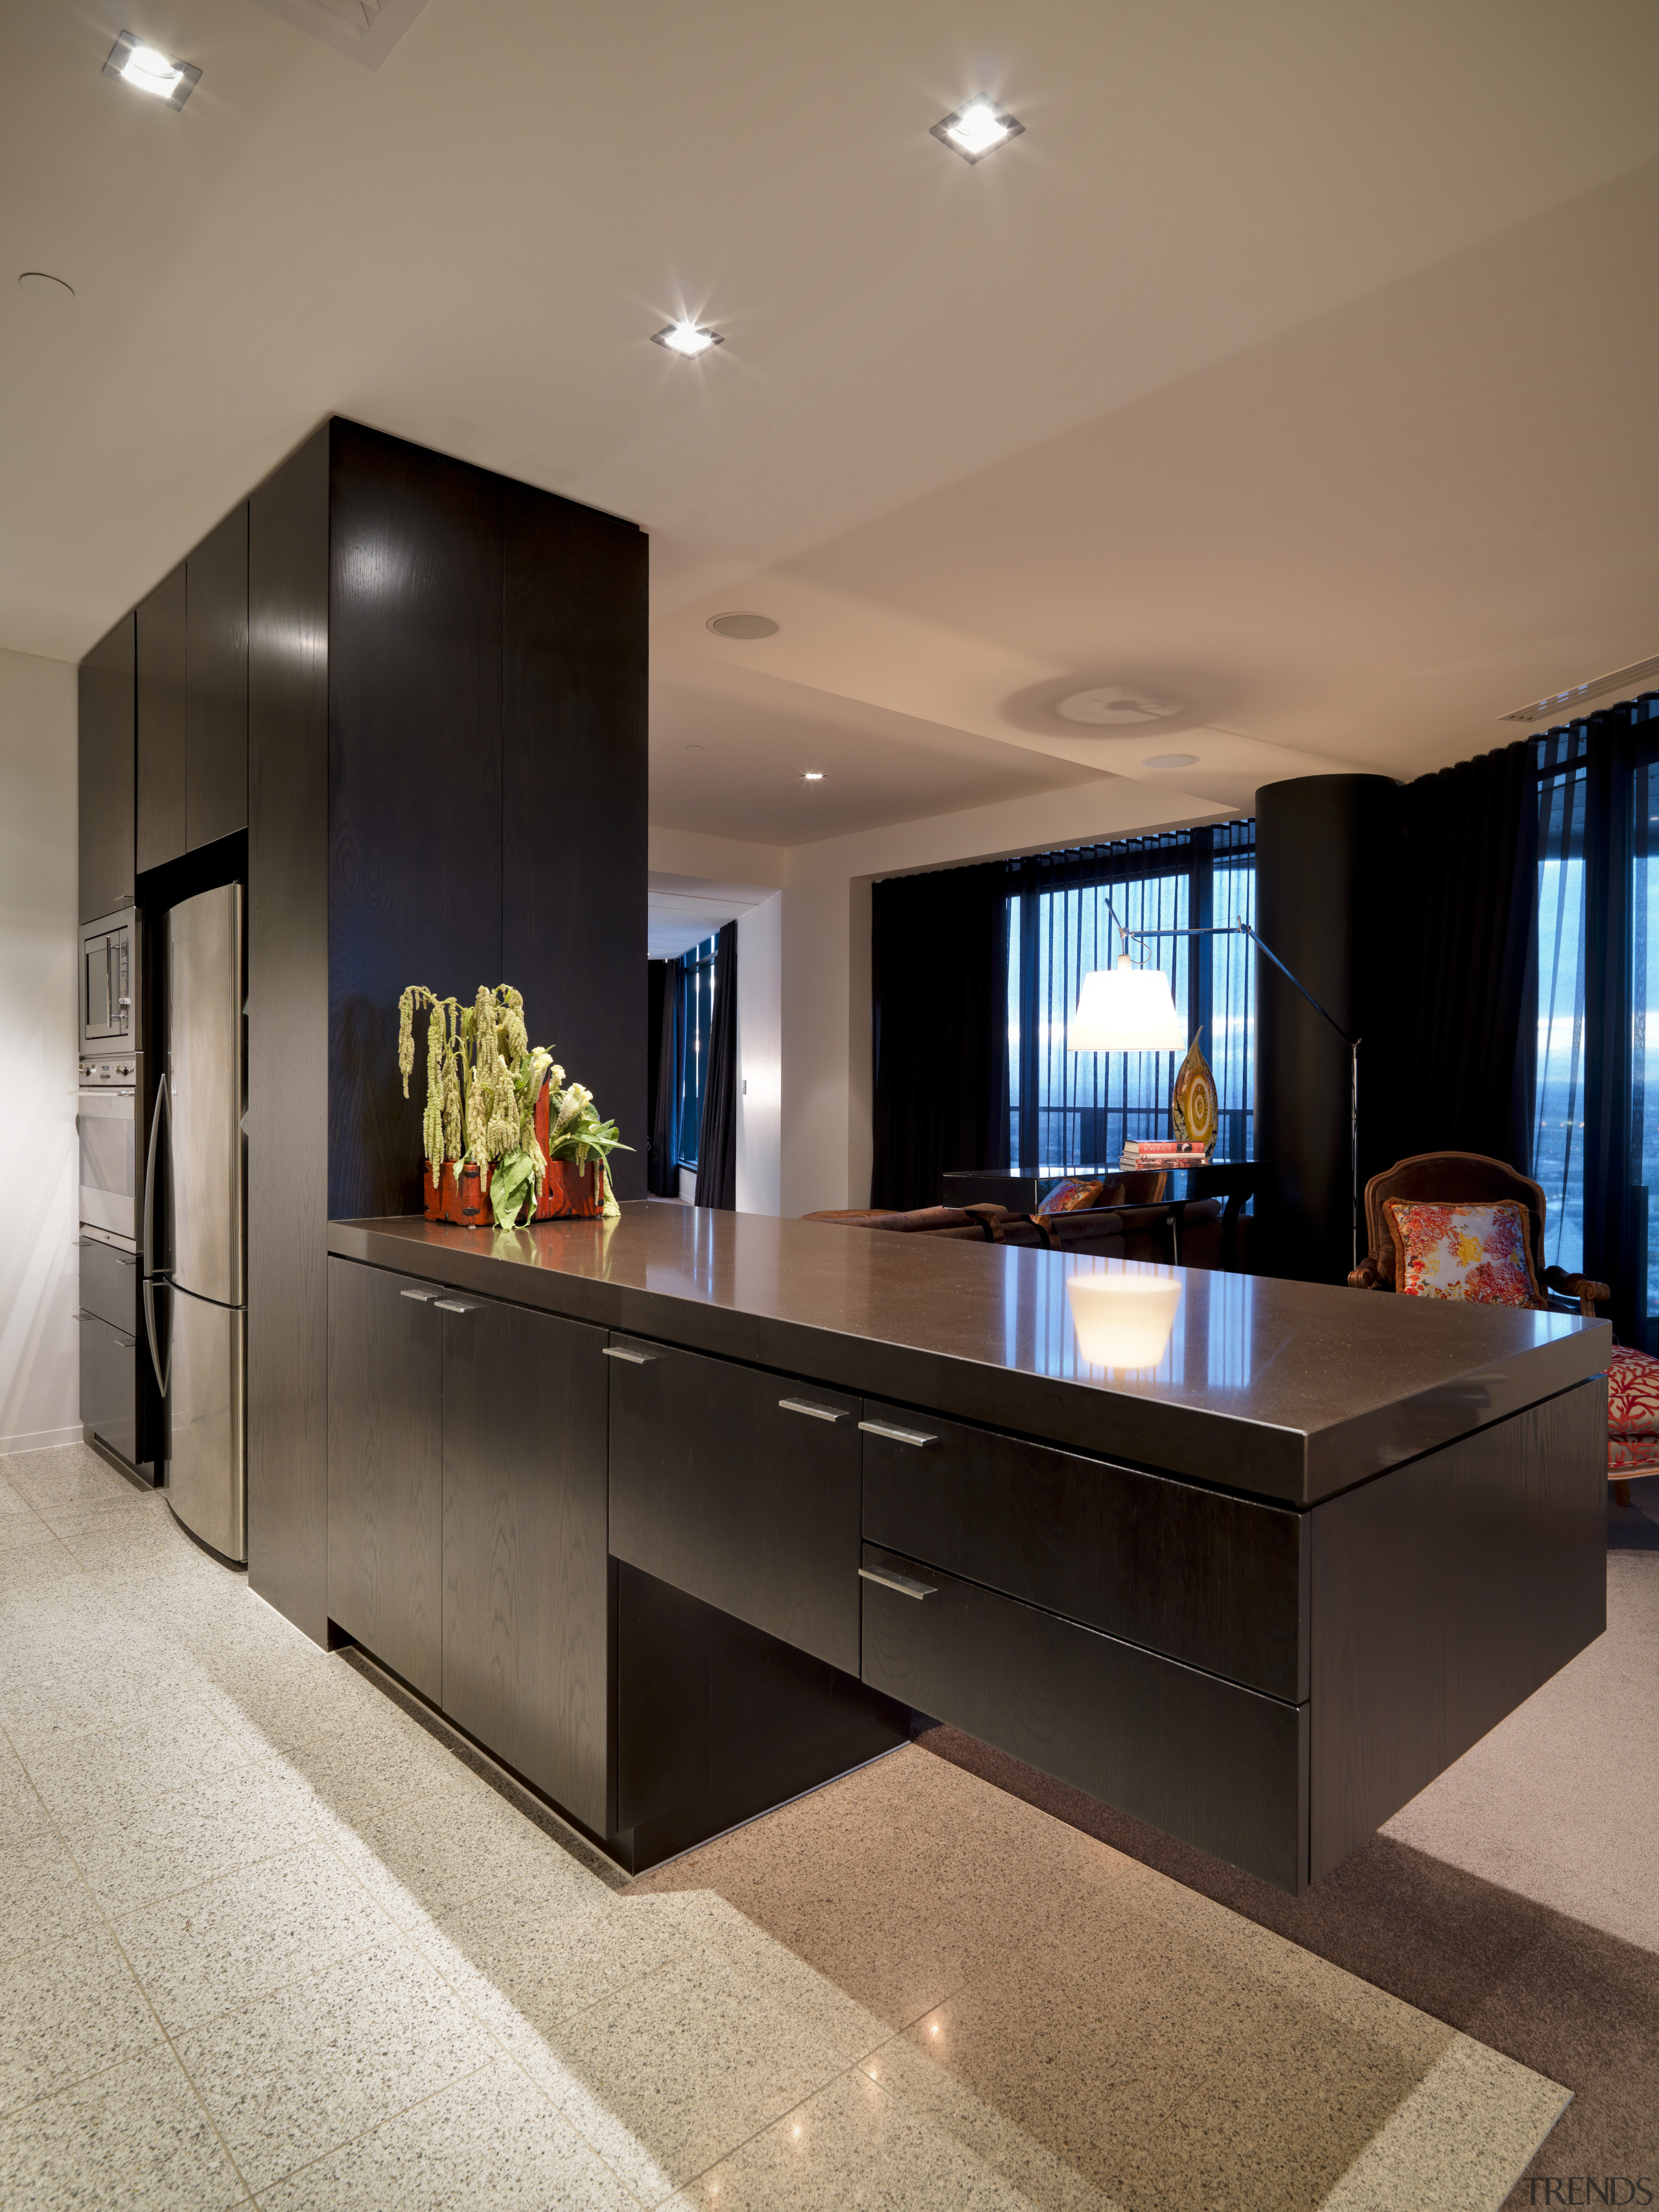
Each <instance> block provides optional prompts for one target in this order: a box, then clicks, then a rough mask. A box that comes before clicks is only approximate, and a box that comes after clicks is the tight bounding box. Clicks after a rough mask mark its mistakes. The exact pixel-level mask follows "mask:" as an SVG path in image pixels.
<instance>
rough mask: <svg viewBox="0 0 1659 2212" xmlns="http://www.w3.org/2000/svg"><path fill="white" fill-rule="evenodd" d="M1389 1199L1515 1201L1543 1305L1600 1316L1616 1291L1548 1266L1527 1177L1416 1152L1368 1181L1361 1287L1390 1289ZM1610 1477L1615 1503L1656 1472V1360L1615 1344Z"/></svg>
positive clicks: (1480, 1161)
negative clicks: (1523, 1214)
mask: <svg viewBox="0 0 1659 2212" xmlns="http://www.w3.org/2000/svg"><path fill="white" fill-rule="evenodd" d="M1391 1198H1395V1199H1400V1200H1403V1201H1406V1202H1407V1203H1409V1202H1410V1201H1412V1200H1420V1201H1423V1202H1425V1203H1426V1204H1428V1205H1431V1206H1437V1205H1438V1206H1488V1205H1491V1204H1492V1203H1493V1201H1494V1200H1498V1199H1505V1198H1510V1199H1514V1200H1516V1202H1517V1203H1518V1204H1520V1205H1522V1206H1525V1207H1526V1209H1527V1215H1528V1224H1529V1229H1530V1235H1529V1237H1528V1242H1529V1243H1530V1244H1531V1247H1532V1264H1533V1273H1534V1275H1535V1276H1536V1277H1537V1279H1538V1281H1539V1283H1540V1284H1541V1286H1542V1288H1543V1292H1544V1295H1543V1297H1542V1299H1541V1301H1540V1303H1541V1304H1542V1305H1544V1306H1546V1307H1547V1308H1549V1309H1550V1310H1553V1311H1554V1312H1557V1313H1572V1312H1575V1311H1576V1312H1578V1313H1580V1314H1582V1315H1583V1316H1584V1318H1585V1319H1586V1320H1587V1321H1594V1320H1595V1309H1596V1305H1597V1304H1598V1303H1601V1302H1605V1301H1606V1300H1607V1298H1608V1297H1611V1296H1612V1292H1611V1291H1610V1290H1609V1289H1608V1287H1607V1284H1605V1283H1598V1282H1596V1281H1595V1279H1594V1278H1593V1277H1592V1276H1589V1275H1570V1274H1569V1273H1567V1271H1566V1269H1565V1267H1546V1266H1545V1265H1544V1194H1543V1191H1542V1190H1541V1188H1540V1187H1539V1185H1538V1184H1537V1183H1535V1182H1534V1181H1533V1180H1532V1178H1531V1176H1523V1175H1517V1174H1516V1171H1515V1170H1514V1169H1513V1168H1512V1167H1508V1166H1506V1165H1505V1164H1504V1162H1503V1161H1502V1160H1489V1159H1487V1158H1486V1156H1485V1154H1484V1153H1481V1152H1419V1153H1417V1154H1415V1155H1414V1157H1413V1158H1411V1159H1408V1160H1396V1161H1395V1164H1394V1165H1393V1166H1392V1167H1391V1168H1389V1169H1387V1170H1385V1171H1384V1172H1383V1174H1382V1175H1376V1176H1372V1177H1371V1179H1370V1182H1368V1183H1367V1184H1366V1186H1365V1233H1366V1238H1367V1242H1368V1243H1369V1245H1370V1250H1369V1251H1368V1252H1367V1253H1366V1255H1365V1257H1364V1259H1363V1260H1362V1261H1360V1263H1359V1265H1358V1267H1356V1268H1355V1269H1354V1270H1353V1272H1352V1273H1351V1274H1350V1276H1349V1277H1348V1281H1349V1284H1350V1285H1351V1286H1352V1288H1353V1289H1354V1290H1357V1291H1391V1290H1393V1289H1394V1288H1395V1279H1394V1270H1395V1248H1394V1238H1393V1237H1392V1236H1391V1235H1390V1234H1389V1225H1388V1222H1387V1220H1386V1219H1385V1218H1384V1216H1383V1207H1384V1206H1386V1205H1387V1204H1388V1202H1389V1200H1390V1199H1391ZM1607 1395H1608V1407H1607V1412H1608V1435H1607V1480H1608V1482H1609V1484H1610V1485H1611V1486H1612V1489H1613V1498H1614V1499H1615V1501H1616V1502H1617V1503H1618V1504H1620V1505H1628V1504H1630V1485H1631V1481H1632V1477H1636V1476H1640V1475H1644V1474H1652V1473H1654V1472H1656V1471H1659V1427H1656V1421H1659V1360H1655V1359H1654V1358H1651V1357H1650V1355H1649V1354H1648V1353H1647V1352H1633V1351H1630V1350H1627V1349H1624V1348H1620V1347H1615V1349H1614V1352H1613V1358H1612V1361H1611V1363H1610V1365H1609V1369H1608V1394H1607Z"/></svg>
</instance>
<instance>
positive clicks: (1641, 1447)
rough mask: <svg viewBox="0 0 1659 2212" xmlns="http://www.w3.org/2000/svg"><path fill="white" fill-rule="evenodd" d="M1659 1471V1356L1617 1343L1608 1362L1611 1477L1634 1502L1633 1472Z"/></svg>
mask: <svg viewBox="0 0 1659 2212" xmlns="http://www.w3.org/2000/svg"><path fill="white" fill-rule="evenodd" d="M1656 1473H1659V1359H1656V1358H1654V1357H1653V1355H1652V1353H1651V1352H1633V1351H1632V1349H1631V1348H1630V1346H1627V1345H1623V1344H1616V1345H1614V1346H1613V1357H1612V1358H1610V1359H1609V1360H1608V1362H1607V1480H1608V1481H1609V1482H1610V1483H1611V1484H1612V1485H1613V1496H1614V1497H1615V1498H1617V1499H1618V1501H1619V1503H1620V1504H1621V1505H1628V1504H1630V1478H1631V1477H1632V1475H1633V1474H1636V1475H1641V1474H1656Z"/></svg>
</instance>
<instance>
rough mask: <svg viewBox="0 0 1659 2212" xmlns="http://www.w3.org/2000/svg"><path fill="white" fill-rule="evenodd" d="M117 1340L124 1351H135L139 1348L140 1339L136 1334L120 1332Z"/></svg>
mask: <svg viewBox="0 0 1659 2212" xmlns="http://www.w3.org/2000/svg"><path fill="white" fill-rule="evenodd" d="M115 1341H116V1342H117V1343H118V1345H119V1346H120V1347H121V1349H122V1351H123V1352H133V1351H136V1350H137V1345H138V1340H137V1337H136V1336H122V1335H120V1334H117V1336H116V1339H115Z"/></svg>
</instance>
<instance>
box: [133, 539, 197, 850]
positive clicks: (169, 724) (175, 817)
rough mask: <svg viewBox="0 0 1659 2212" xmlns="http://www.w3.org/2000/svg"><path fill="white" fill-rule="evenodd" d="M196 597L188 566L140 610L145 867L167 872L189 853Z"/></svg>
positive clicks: (140, 821) (140, 811) (140, 804)
mask: <svg viewBox="0 0 1659 2212" xmlns="http://www.w3.org/2000/svg"><path fill="white" fill-rule="evenodd" d="M188 605H189V592H188V588H187V585H186V581H185V562H182V561H181V562H179V566H178V567H177V568H175V569H174V570H173V574H171V575H170V576H167V577H165V578H164V579H163V580H162V581H161V583H159V584H158V585H157V586H155V590H154V591H153V592H151V593H150V595H149V598H148V599H141V600H140V601H139V603H138V609H137V640H136V643H137V808H136V817H137V820H136V827H137V870H138V873H139V874H140V875H143V872H144V871H145V869H146V868H155V867H159V866H161V863H162V862H163V861H164V860H177V859H178V858H179V854H181V853H182V852H183V851H184V850H185V760H186V754H187V743H186V738H185V722H186V713H185V701H186V696H187V691H188V685H189V647H188V642H187V622H186V615H187V610H188Z"/></svg>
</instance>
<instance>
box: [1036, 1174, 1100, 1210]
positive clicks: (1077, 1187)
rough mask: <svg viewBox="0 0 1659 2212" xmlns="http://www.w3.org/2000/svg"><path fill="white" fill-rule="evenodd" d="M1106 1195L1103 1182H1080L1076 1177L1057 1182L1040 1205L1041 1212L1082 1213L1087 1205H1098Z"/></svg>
mask: <svg viewBox="0 0 1659 2212" xmlns="http://www.w3.org/2000/svg"><path fill="white" fill-rule="evenodd" d="M1105 1195H1106V1186H1105V1184H1104V1183H1103V1182H1077V1181H1076V1180H1075V1179H1073V1180H1070V1181H1067V1182H1057V1183H1056V1184H1055V1185H1054V1188H1053V1189H1052V1190H1051V1191H1050V1192H1049V1193H1048V1196H1047V1197H1046V1198H1045V1199H1044V1200H1043V1201H1042V1205H1041V1206H1038V1208H1037V1212H1039V1213H1080V1212H1083V1210H1084V1209H1085V1206H1098V1205H1099V1204H1100V1201H1101V1200H1102V1199H1103V1197H1104V1196H1105Z"/></svg>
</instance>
